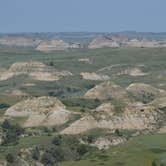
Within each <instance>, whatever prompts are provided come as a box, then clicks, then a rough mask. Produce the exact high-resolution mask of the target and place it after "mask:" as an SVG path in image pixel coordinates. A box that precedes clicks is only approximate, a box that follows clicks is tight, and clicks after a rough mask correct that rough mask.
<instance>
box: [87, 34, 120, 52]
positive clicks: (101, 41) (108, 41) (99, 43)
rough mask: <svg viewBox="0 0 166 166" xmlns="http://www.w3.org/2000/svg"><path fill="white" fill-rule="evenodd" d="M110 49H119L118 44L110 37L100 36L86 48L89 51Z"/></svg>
mask: <svg viewBox="0 0 166 166" xmlns="http://www.w3.org/2000/svg"><path fill="white" fill-rule="evenodd" d="M104 47H111V48H117V47H120V45H119V44H118V42H116V41H114V40H113V39H112V38H111V37H107V36H102V37H98V38H96V39H94V40H93V41H92V42H91V43H90V44H89V46H88V48H90V49H96V48H104Z"/></svg>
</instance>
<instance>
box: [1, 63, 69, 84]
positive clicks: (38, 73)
mask: <svg viewBox="0 0 166 166" xmlns="http://www.w3.org/2000/svg"><path fill="white" fill-rule="evenodd" d="M20 75H26V76H28V77H29V78H30V79H33V80H39V81H55V80H59V79H60V78H62V77H65V76H71V75H72V73H71V72H69V71H57V70H55V69H54V68H52V67H50V66H47V65H45V64H44V63H42V62H37V61H29V62H17V63H14V64H12V65H11V67H10V68H9V69H8V70H6V71H4V72H1V73H0V81H4V80H8V79H11V78H13V77H15V76H20Z"/></svg>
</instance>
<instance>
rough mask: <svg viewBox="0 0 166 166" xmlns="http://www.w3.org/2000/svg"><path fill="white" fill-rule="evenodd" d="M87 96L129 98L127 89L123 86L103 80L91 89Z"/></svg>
mask: <svg viewBox="0 0 166 166" xmlns="http://www.w3.org/2000/svg"><path fill="white" fill-rule="evenodd" d="M84 97H85V98H90V99H96V98H97V99H101V100H106V99H111V98H115V99H119V100H128V94H127V92H126V90H125V89H123V88H122V87H120V86H118V85H116V84H114V83H112V82H110V81H106V82H103V83H101V84H99V85H97V86H95V87H94V88H92V89H90V90H89V91H88V92H87V93H86V94H85V95H84Z"/></svg>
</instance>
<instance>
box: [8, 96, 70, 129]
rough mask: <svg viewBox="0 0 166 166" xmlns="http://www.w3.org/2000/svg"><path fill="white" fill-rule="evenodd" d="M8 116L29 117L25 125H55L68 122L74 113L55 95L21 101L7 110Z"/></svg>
mask: <svg viewBox="0 0 166 166" xmlns="http://www.w3.org/2000/svg"><path fill="white" fill-rule="evenodd" d="M5 116H8V117H27V120H26V121H25V123H24V126H25V127H34V126H53V125H61V124H64V123H66V122H67V121H68V120H69V119H70V117H71V116H72V113H71V112H70V111H68V110H66V107H65V105H63V104H62V103H61V101H60V100H58V99H57V98H55V97H39V98H32V99H27V100H24V101H21V102H19V103H17V104H16V105H14V106H12V107H10V108H9V109H7V110H6V112H5Z"/></svg>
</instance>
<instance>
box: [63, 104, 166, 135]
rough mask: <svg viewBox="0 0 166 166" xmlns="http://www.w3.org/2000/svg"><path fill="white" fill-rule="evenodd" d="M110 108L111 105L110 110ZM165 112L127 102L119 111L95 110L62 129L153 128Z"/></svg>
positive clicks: (81, 130) (76, 132)
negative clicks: (122, 109) (121, 110)
mask: <svg viewBox="0 0 166 166" xmlns="http://www.w3.org/2000/svg"><path fill="white" fill-rule="evenodd" d="M111 109H112V106H111V108H110V110H111ZM164 117H165V114H164V113H163V112H162V111H160V110H158V109H156V108H155V107H153V106H147V105H143V104H138V103H132V104H128V105H127V106H126V107H125V108H124V111H123V112H121V113H118V114H117V113H116V110H115V112H114V114H113V112H112V111H110V114H109V111H108V108H107V111H105V110H103V111H95V112H94V113H93V114H92V115H87V116H85V117H83V118H81V119H80V120H78V121H76V122H74V123H72V124H71V125H70V126H69V127H68V128H66V129H65V130H63V131H62V133H63V134H79V133H83V132H86V131H88V130H91V129H95V128H103V129H110V130H115V129H129V130H130V129H136V130H150V131H152V130H155V129H158V128H159V127H160V126H159V125H160V124H161V122H163V121H164V119H165V118H164Z"/></svg>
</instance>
